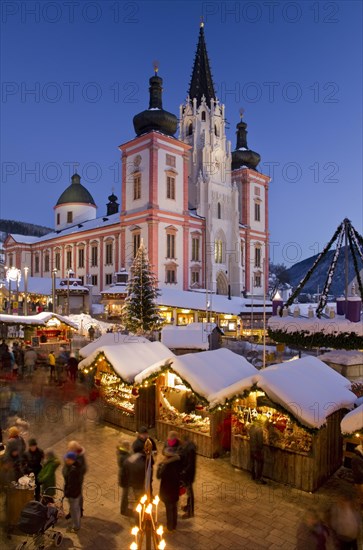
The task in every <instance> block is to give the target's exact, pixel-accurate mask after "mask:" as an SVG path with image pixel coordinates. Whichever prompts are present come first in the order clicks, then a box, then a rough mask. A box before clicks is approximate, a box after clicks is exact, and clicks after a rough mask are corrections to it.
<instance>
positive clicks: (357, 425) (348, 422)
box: [340, 404, 363, 442]
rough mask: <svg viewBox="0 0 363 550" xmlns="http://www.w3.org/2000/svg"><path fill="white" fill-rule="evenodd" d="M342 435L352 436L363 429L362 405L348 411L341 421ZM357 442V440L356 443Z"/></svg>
mask: <svg viewBox="0 0 363 550" xmlns="http://www.w3.org/2000/svg"><path fill="white" fill-rule="evenodd" d="M340 428H341V431H342V434H352V433H354V432H357V431H361V430H362V429H363V404H362V405H359V407H357V408H356V409H354V410H353V411H350V412H349V413H348V414H347V415H346V416H345V417H344V418H343V420H342V421H341V423H340ZM357 442H359V440H358V441H357Z"/></svg>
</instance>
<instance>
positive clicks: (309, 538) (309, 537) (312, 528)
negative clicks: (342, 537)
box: [296, 510, 329, 550]
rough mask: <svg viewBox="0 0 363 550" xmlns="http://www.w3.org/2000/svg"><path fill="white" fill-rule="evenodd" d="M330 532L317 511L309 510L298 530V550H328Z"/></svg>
mask: <svg viewBox="0 0 363 550" xmlns="http://www.w3.org/2000/svg"><path fill="white" fill-rule="evenodd" d="M328 539H329V531H328V528H327V527H326V525H324V523H323V522H322V521H321V519H320V517H319V514H318V513H317V512H316V511H315V510H307V511H306V512H305V514H304V517H303V519H302V521H301V522H300V523H299V525H298V528H297V544H296V550H307V549H308V550H326V548H327V542H328Z"/></svg>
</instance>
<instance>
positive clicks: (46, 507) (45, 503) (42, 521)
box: [16, 487, 64, 550]
mask: <svg viewBox="0 0 363 550" xmlns="http://www.w3.org/2000/svg"><path fill="white" fill-rule="evenodd" d="M51 489H53V491H54V490H55V492H56V495H57V492H58V493H61V496H60V497H59V498H57V497H56V495H55V496H54V497H51V496H49V495H47V494H46V493H43V494H42V498H41V501H40V502H38V501H37V500H31V501H30V502H28V503H27V504H26V505H25V506H24V508H23V509H22V511H21V514H20V519H19V523H18V528H19V529H20V531H22V532H23V533H25V534H26V535H27V538H26V540H25V541H23V542H21V543H20V544H18V546H17V547H16V550H24V549H27V550H28V549H29V550H30V549H34V550H45V549H46V548H47V547H49V546H53V545H54V546H56V547H58V546H60V545H61V544H62V541H63V534H62V533H61V532H60V531H56V530H54V526H55V525H56V523H57V521H58V518H59V517H61V516H63V515H64V511H63V500H64V493H63V490H62V489H58V488H57V487H51ZM48 530H50V531H49V533H48V532H47V531H48Z"/></svg>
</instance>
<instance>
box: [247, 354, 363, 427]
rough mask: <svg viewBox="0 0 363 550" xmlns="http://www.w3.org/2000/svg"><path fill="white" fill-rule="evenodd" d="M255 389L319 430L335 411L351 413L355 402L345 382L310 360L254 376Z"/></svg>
mask: <svg viewBox="0 0 363 550" xmlns="http://www.w3.org/2000/svg"><path fill="white" fill-rule="evenodd" d="M257 385H258V387H259V388H261V389H262V390H263V391H264V392H265V393H266V394H267V395H268V397H269V398H270V399H271V400H272V401H273V402H274V403H277V404H280V405H281V406H282V407H284V408H285V409H286V410H288V411H290V413H291V414H292V415H293V416H294V417H295V418H297V420H298V421H299V422H301V424H304V425H305V426H309V427H311V428H320V427H321V426H322V425H323V424H325V422H326V418H327V417H328V416H329V415H330V414H332V413H333V412H335V411H337V410H339V409H343V408H347V409H351V408H352V407H353V405H354V402H355V401H356V399H357V397H356V396H355V395H354V393H353V392H351V391H350V390H349V389H348V387H350V382H349V380H347V379H346V378H344V376H341V375H340V374H339V373H337V372H336V371H334V369H332V368H330V367H328V366H327V365H326V364H325V363H323V362H322V361H320V360H319V359H317V358H316V357H312V356H307V357H303V358H302V359H296V360H294V361H288V362H286V363H280V364H278V365H273V366H271V367H267V368H266V369H264V370H263V371H260V372H259V374H258V375H257Z"/></svg>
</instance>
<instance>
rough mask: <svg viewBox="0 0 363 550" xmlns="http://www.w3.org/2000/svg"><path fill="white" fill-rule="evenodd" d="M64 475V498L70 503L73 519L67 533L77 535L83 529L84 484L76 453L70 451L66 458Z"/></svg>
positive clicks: (70, 514) (70, 515)
mask: <svg viewBox="0 0 363 550" xmlns="http://www.w3.org/2000/svg"><path fill="white" fill-rule="evenodd" d="M62 474H63V478H64V496H65V497H66V498H67V499H68V502H69V514H68V516H69V517H70V518H71V526H70V527H69V528H68V529H67V531H68V532H71V533H76V532H77V531H79V529H80V528H81V498H82V482H83V475H82V472H81V466H80V463H79V462H78V461H77V454H76V453H74V452H72V451H68V453H67V454H66V455H65V456H64V466H63V470H62ZM66 518H67V516H66Z"/></svg>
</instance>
